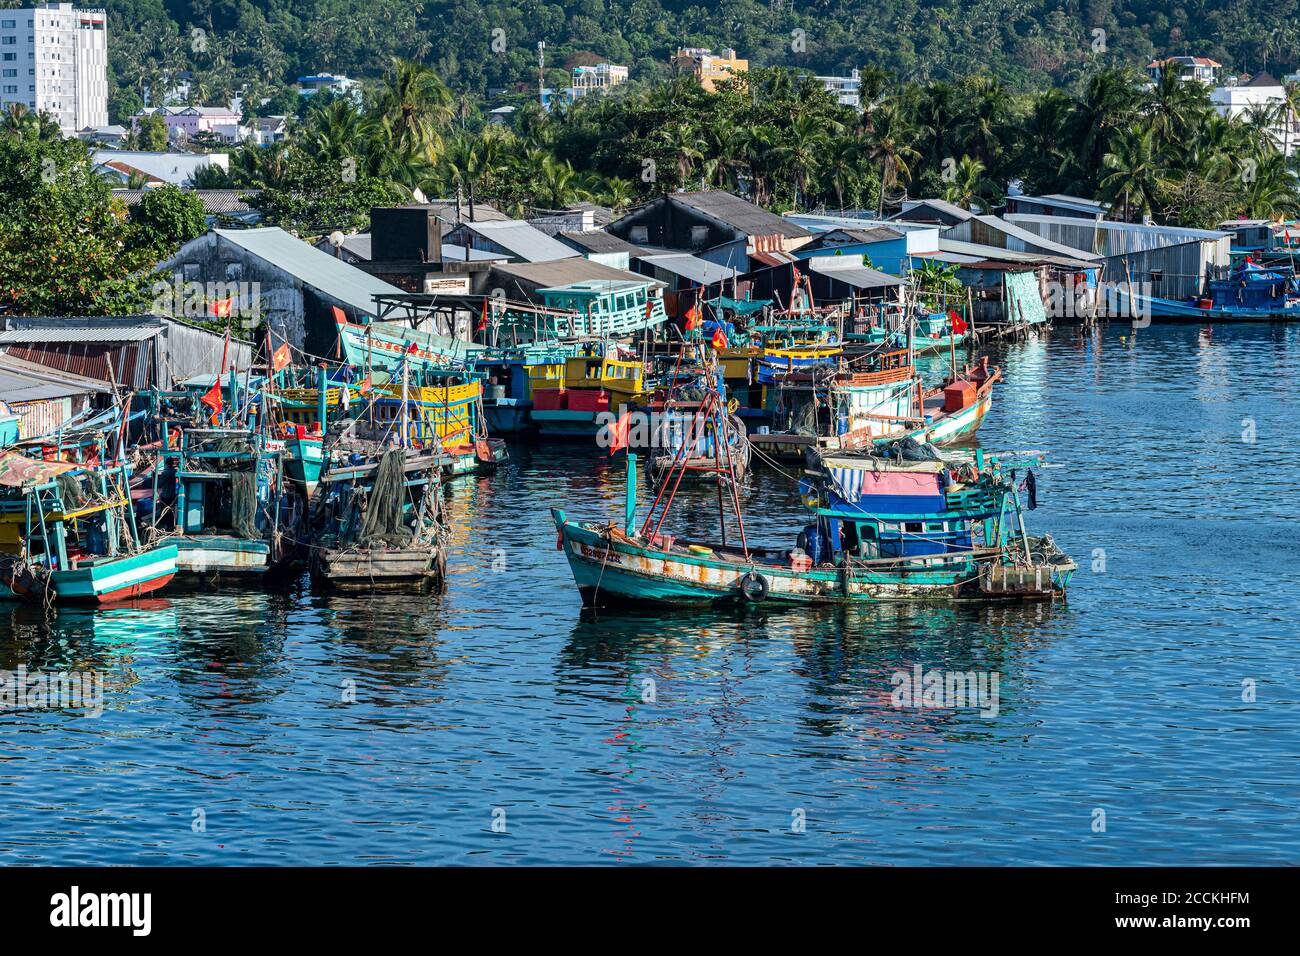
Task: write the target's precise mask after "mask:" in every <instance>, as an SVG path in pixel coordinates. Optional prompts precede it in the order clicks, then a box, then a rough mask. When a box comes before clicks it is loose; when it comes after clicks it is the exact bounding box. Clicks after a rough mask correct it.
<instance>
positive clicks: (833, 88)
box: [816, 69, 862, 110]
mask: <svg viewBox="0 0 1300 956" xmlns="http://www.w3.org/2000/svg"><path fill="white" fill-rule="evenodd" d="M816 80H817V82H818V83H820V84H821V85H822V88H823V89H825V90H826V92H827V93H829V94H831V96H833V97H835V99H836V101H837V102H838V103H840V105H842V106H852V107H853V108H854V109H855V110H860V109H862V71H860V70H857V69H855V70H854V71H853V72H852V73H850V74H849V75H848V76H819V77H816Z"/></svg>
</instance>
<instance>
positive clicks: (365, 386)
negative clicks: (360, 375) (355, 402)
mask: <svg viewBox="0 0 1300 956" xmlns="http://www.w3.org/2000/svg"><path fill="white" fill-rule="evenodd" d="M374 387H375V383H374V382H372V381H371V380H370V373H369V372H367V373H366V377H365V378H364V379H362V380H361V384H360V385H358V386H357V392H358V394H361V395H365V394H366V393H367V392H369V391H370V390H371V389H372V388H374Z"/></svg>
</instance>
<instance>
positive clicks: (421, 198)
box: [411, 186, 429, 205]
mask: <svg viewBox="0 0 1300 956" xmlns="http://www.w3.org/2000/svg"><path fill="white" fill-rule="evenodd" d="M411 198H412V199H414V200H415V201H416V202H418V203H420V204H421V205H427V204H428V202H429V200H428V199H426V198H425V195H424V191H423V190H422V189H420V187H419V186H416V187H415V189H413V190H412V191H411Z"/></svg>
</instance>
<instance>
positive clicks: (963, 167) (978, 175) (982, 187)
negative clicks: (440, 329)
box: [943, 156, 995, 209]
mask: <svg viewBox="0 0 1300 956" xmlns="http://www.w3.org/2000/svg"><path fill="white" fill-rule="evenodd" d="M954 172H955V176H954V177H953V180H952V182H950V183H949V184H948V188H947V189H945V190H944V191H943V198H944V199H946V200H947V201H948V202H950V203H955V204H956V205H958V206H961V208H962V209H970V208H971V206H972V205H974V203H975V200H977V199H978V200H981V205H984V206H986V207H987V199H988V197H989V196H991V195H992V194H993V192H995V190H994V188H993V184H992V183H991V182H990V181H989V180H988V179H987V177H985V175H984V173H985V172H986V170H985V168H984V164H983V163H981V162H980V161H979V160H978V159H975V158H973V157H971V156H962V158H961V160H960V161H959V162H958V163H957V167H956V169H955V170H954Z"/></svg>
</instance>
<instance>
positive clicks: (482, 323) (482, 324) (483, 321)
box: [474, 296, 488, 332]
mask: <svg viewBox="0 0 1300 956" xmlns="http://www.w3.org/2000/svg"><path fill="white" fill-rule="evenodd" d="M487 327H488V300H487V296H484V297H483V314H482V315H480V316H479V317H478V326H477V327H476V328H475V330H474V331H476V332H482V331H483V330H484V329H486V328H487Z"/></svg>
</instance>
